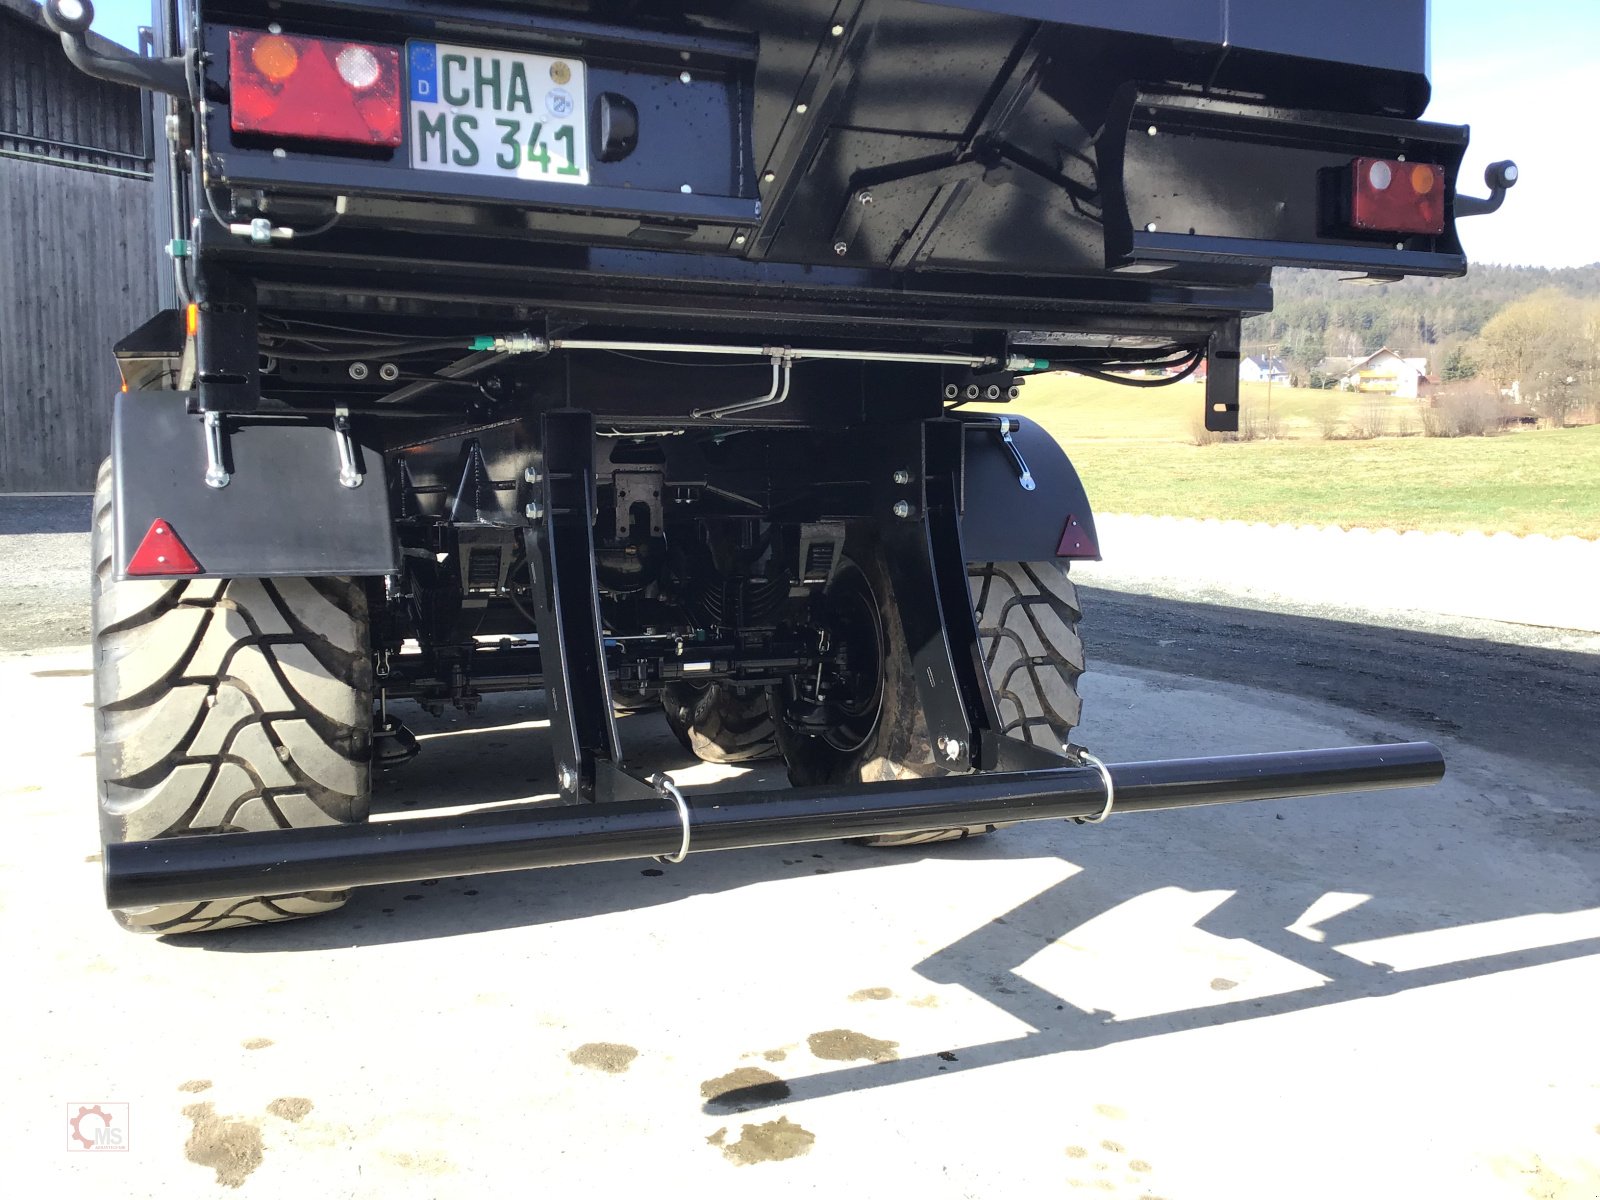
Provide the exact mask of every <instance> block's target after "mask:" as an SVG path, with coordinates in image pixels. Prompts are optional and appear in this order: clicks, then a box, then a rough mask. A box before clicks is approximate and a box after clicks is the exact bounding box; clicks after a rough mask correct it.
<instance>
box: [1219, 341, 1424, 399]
mask: <svg viewBox="0 0 1600 1200" xmlns="http://www.w3.org/2000/svg"><path fill="white" fill-rule="evenodd" d="M1240 373H1241V375H1242V374H1243V372H1242V371H1241V372H1240ZM1427 375H1428V360H1427V359H1426V358H1402V357H1401V356H1400V355H1398V354H1396V353H1395V352H1394V351H1393V350H1391V349H1389V347H1387V346H1385V347H1384V348H1383V349H1382V350H1379V351H1378V352H1377V353H1376V354H1369V355H1368V356H1367V357H1366V358H1361V359H1357V360H1356V361H1355V362H1354V363H1353V364H1351V366H1350V367H1349V368H1348V369H1346V370H1345V371H1344V372H1343V373H1342V374H1341V375H1340V376H1339V386H1340V387H1341V388H1343V389H1344V390H1345V391H1347V392H1371V393H1374V394H1376V395H1380V396H1402V397H1405V398H1406V399H1409V400H1415V399H1416V398H1417V392H1418V390H1419V385H1420V384H1421V383H1422V381H1423V380H1424V379H1426V378H1427Z"/></svg>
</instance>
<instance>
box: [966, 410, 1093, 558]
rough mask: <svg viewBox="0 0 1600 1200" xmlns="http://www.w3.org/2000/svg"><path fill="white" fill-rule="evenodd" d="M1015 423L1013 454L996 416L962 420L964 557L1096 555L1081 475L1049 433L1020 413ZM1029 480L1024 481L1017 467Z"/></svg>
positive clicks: (1086, 556) (1087, 500)
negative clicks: (1030, 482)
mask: <svg viewBox="0 0 1600 1200" xmlns="http://www.w3.org/2000/svg"><path fill="white" fill-rule="evenodd" d="M1006 419H1007V420H1009V421H1011V422H1013V423H1014V428H1013V430H1012V432H1011V440H1012V442H1013V443H1014V444H1015V446H1016V453H1015V454H1013V452H1012V450H1011V448H1010V447H1008V446H1007V445H1006V443H1005V440H1004V438H1003V437H1002V435H1001V429H1000V419H999V418H997V417H989V416H985V417H979V416H978V415H977V414H973V416H972V417H971V418H970V421H971V423H970V424H969V425H968V426H967V445H966V459H965V467H964V471H963V476H964V478H963V487H962V518H961V541H962V545H963V547H964V548H965V550H966V555H967V561H968V562H1040V561H1043V560H1046V559H1052V558H1056V559H1064V560H1065V559H1099V557H1100V541H1099V535H1098V534H1097V533H1096V532H1095V527H1094V513H1093V512H1091V511H1090V509H1089V496H1088V493H1087V492H1085V491H1084V489H1083V481H1082V480H1081V479H1079V478H1078V472H1077V470H1076V469H1075V468H1074V467H1073V465H1072V463H1071V461H1070V460H1069V459H1068V458H1067V455H1066V452H1065V451H1064V450H1062V449H1061V447H1060V446H1059V445H1057V444H1056V440H1055V439H1054V438H1053V437H1051V436H1050V435H1049V434H1048V433H1046V432H1045V431H1044V429H1042V428H1041V427H1040V426H1039V425H1038V424H1037V423H1036V422H1034V421H1030V420H1028V418H1027V417H1016V416H1009V415H1008V416H1007V417H1006ZM1018 455H1020V456H1021V461H1022V463H1025V464H1026V465H1027V472H1028V474H1029V475H1030V476H1031V477H1032V479H1033V488H1032V489H1031V490H1030V489H1028V488H1027V487H1025V486H1024V484H1023V467H1022V465H1021V463H1019V462H1018V461H1017V456H1018Z"/></svg>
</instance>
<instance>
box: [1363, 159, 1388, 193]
mask: <svg viewBox="0 0 1600 1200" xmlns="http://www.w3.org/2000/svg"><path fill="white" fill-rule="evenodd" d="M1393 178H1394V172H1393V171H1391V170H1390V169H1389V164H1388V163H1386V162H1375V163H1373V164H1372V166H1371V167H1369V168H1368V169H1367V182H1368V183H1370V184H1371V185H1372V186H1373V187H1374V188H1376V189H1377V190H1378V191H1380V192H1381V191H1383V189H1384V188H1386V187H1388V186H1389V181H1390V180H1391V179H1393Z"/></svg>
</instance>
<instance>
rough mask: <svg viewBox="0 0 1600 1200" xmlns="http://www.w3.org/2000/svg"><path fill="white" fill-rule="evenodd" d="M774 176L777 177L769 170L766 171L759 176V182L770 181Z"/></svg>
mask: <svg viewBox="0 0 1600 1200" xmlns="http://www.w3.org/2000/svg"><path fill="white" fill-rule="evenodd" d="M776 178H777V176H776V175H774V174H773V173H772V172H771V171H768V172H767V173H766V174H765V175H763V176H762V177H761V182H762V183H771V182H772V181H773V180H774V179H776Z"/></svg>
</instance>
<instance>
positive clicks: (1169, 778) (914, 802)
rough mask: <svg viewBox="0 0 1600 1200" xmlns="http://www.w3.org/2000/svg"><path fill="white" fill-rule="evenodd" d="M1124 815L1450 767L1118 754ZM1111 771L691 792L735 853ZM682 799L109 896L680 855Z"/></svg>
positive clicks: (519, 820) (240, 836) (1390, 759)
mask: <svg viewBox="0 0 1600 1200" xmlns="http://www.w3.org/2000/svg"><path fill="white" fill-rule="evenodd" d="M1109 770H1110V772H1111V777H1112V780H1113V782H1114V785H1115V791H1116V806H1115V811H1116V812H1118V813H1129V812H1155V811H1159V810H1162V809H1172V808H1188V807H1191V806H1195V805H1201V804H1228V803H1231V802H1234V801H1240V800H1277V799H1287V798H1290V797H1294V796H1312V795H1319V794H1324V793H1333V792H1354V791H1369V790H1374V789H1379V788H1399V787H1416V786H1419V785H1422V784H1429V783H1435V782H1437V781H1438V780H1439V779H1440V778H1442V777H1443V775H1444V757H1443V756H1442V755H1441V754H1440V753H1439V750H1438V748H1437V747H1435V746H1433V745H1430V744H1429V743H1427V742H1402V743H1398V744H1395V745H1386V746H1352V747H1345V748H1338V749H1328V750H1301V751H1292V752H1288V753H1280V754H1243V755H1235V756H1231V757H1224V758H1180V759H1164V760H1161V761H1157V762H1135V763H1117V764H1113V765H1112V766H1111V767H1110V768H1109ZM1104 803H1105V789H1104V785H1103V783H1102V781H1101V778H1100V775H1099V773H1098V772H1097V771H1095V770H1094V769H1092V768H1088V767H1049V768H1044V769H1038V770H1029V771H998V772H992V773H986V774H976V775H949V776H942V777H939V778H934V779H908V780H895V781H892V782H886V783H874V784H864V785H862V784H858V785H851V786H843V787H819V788H799V789H793V790H789V791H772V792H746V793H738V794H727V795H710V796H703V797H700V798H698V799H689V800H688V801H687V806H688V810H689V825H690V831H691V837H690V848H691V849H692V850H695V851H699V850H736V849H744V848H749V847H754V846H777V845H784V844H787V843H791V842H810V841H822V840H826V839H830V838H854V837H867V836H871V835H877V834H892V833H909V832H911V831H913V830H918V829H937V828H944V827H955V826H961V825H984V824H992V823H999V822H1014V821H1042V820H1051V819H1061V818H1068V817H1089V816H1094V815H1095V814H1097V813H1099V812H1100V810H1101V808H1102V807H1103V805H1104ZM682 836H683V830H682V825H681V823H680V819H679V813H678V810H677V807H676V806H675V805H674V804H673V803H672V802H670V801H668V800H655V799H651V800H634V801H626V802H620V803H611V804H581V805H560V806H557V805H551V806H529V807H527V808H522V809H516V810H507V809H498V810H495V811H491V812H477V813H467V814H463V815H457V816H438V817H421V818H417V819H414V820H398V821H381V822H375V823H372V824H368V825H343V826H325V827H321V828H316V829H295V830H275V831H271V832H265V833H234V834H226V835H212V836H202V837H183V838H167V839H163V840H161V841H154V842H124V843H121V844H115V845H109V846H107V847H106V850H105V882H106V904H107V907H110V908H119V909H120V908H138V907H141V906H144V905H154V904H172V903H184V902H190V901H200V900H217V899H222V898H225V897H230V896H255V895H281V894H288V893H293V892H303V891H331V890H337V889H341V888H347V887H356V886H360V885H364V884H378V883H404V882H408V881H411V880H417V879H431V878H434V877H436V876H441V875H467V874H475V873H487V872H492V871H520V870H524V869H527V868H530V867H563V866H577V865H579V864H582V863H597V862H613V861H619V860H623V859H630V858H651V857H657V856H663V855H671V854H675V853H677V851H678V848H679V845H680V842H681V839H682Z"/></svg>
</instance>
